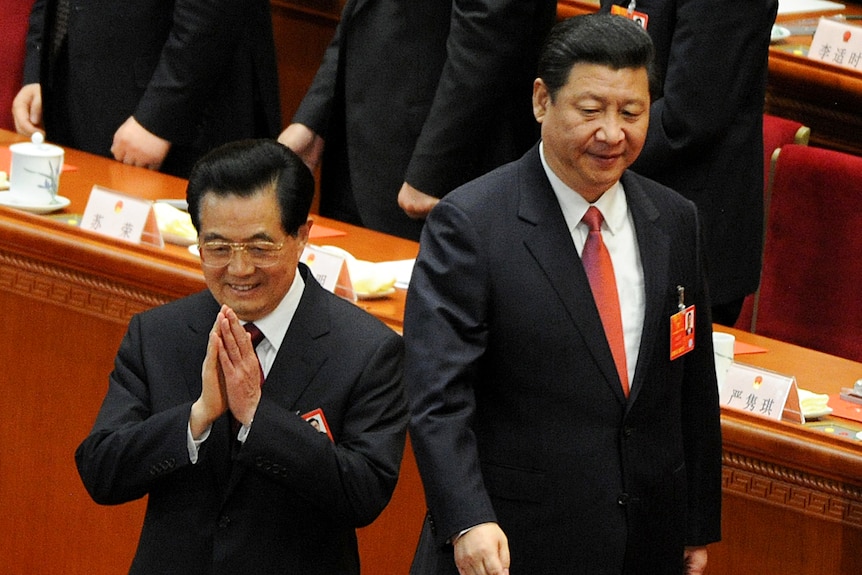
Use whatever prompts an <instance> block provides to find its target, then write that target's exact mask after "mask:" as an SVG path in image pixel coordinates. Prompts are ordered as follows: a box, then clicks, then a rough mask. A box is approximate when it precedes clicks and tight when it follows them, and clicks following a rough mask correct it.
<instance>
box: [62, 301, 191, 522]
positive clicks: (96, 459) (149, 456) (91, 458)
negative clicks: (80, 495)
mask: <svg viewBox="0 0 862 575" xmlns="http://www.w3.org/2000/svg"><path fill="white" fill-rule="evenodd" d="M145 372H146V370H145V367H144V361H143V353H142V346H141V322H140V319H139V317H137V316H136V317H134V318H132V321H131V322H130V324H129V329H128V331H127V332H126V336H125V337H124V339H123V341H122V343H121V344H120V349H119V351H118V353H117V357H116V359H115V361H114V371H113V372H112V373H111V376H110V381H109V384H108V392H107V394H106V395H105V399H104V401H103V402H102V407H101V409H100V410H99V414H98V416H97V417H96V422H95V424H94V425H93V429H92V431H91V432H90V434H89V436H88V437H87V438H86V439H85V440H84V441H83V442H82V443H81V445H80V446H79V447H78V449H77V450H76V452H75V462H76V464H77V466H78V473H79V474H80V476H81V479H82V481H83V483H84V486H85V487H86V488H87V491H88V492H89V493H90V496H91V497H92V498H93V500H94V501H96V502H97V503H100V504H103V505H115V504H119V503H125V502H127V501H132V500H135V499H139V498H141V497H143V496H144V495H146V494H147V493H148V492H149V491H150V489H151V488H152V486H153V485H154V484H155V483H156V482H158V481H160V480H162V479H163V478H164V477H165V476H167V475H169V474H171V473H173V472H175V471H177V470H179V469H181V468H182V467H185V466H187V465H191V462H190V460H189V455H188V448H187V444H186V439H187V435H186V434H187V429H188V422H189V412H190V410H191V401H188V402H185V403H180V404H178V405H176V406H174V407H171V408H169V409H167V410H164V411H160V412H158V413H154V412H153V410H152V409H151V402H152V397H151V394H150V386H149V384H148V383H147V379H146V377H147V376H146V373H145ZM173 383H174V384H175V385H177V386H183V385H184V384H183V382H180V381H177V382H173Z"/></svg>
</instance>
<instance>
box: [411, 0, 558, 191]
mask: <svg viewBox="0 0 862 575" xmlns="http://www.w3.org/2000/svg"><path fill="white" fill-rule="evenodd" d="M542 4H543V2H541V1H532V0H531V1H527V0H482V1H476V0H454V1H453V2H452V19H451V23H450V29H449V38H448V40H447V43H446V52H447V60H446V62H445V64H444V67H443V72H442V75H441V77H440V81H439V84H438V86H437V92H436V94H435V95H434V100H433V102H432V105H431V109H430V111H429V114H428V117H427V119H426V120H425V123H424V125H423V128H422V131H421V133H420V135H419V138H418V140H417V142H416V146H415V148H414V151H413V156H412V158H411V161H410V164H409V165H408V168H407V173H406V176H405V180H406V181H407V182H408V183H409V184H410V185H412V186H413V187H415V188H416V189H418V190H420V191H423V192H425V193H428V194H431V195H435V196H443V195H444V194H446V193H448V192H449V191H451V190H452V189H453V188H454V187H455V182H456V181H458V178H459V174H461V173H464V172H465V169H464V167H462V166H465V162H469V161H470V158H472V157H473V156H472V155H471V153H470V152H471V150H473V149H475V148H477V147H480V146H479V144H480V142H481V141H482V139H483V138H487V137H488V134H489V133H491V132H493V130H492V127H493V126H494V123H495V122H500V121H502V120H505V119H503V118H500V117H498V116H499V113H500V110H501V108H503V107H502V106H500V105H497V104H495V99H496V98H510V97H512V93H513V89H512V86H511V82H512V81H513V79H516V80H514V81H517V82H519V83H520V81H521V79H522V73H521V70H523V67H524V58H525V54H532V53H533V51H534V48H533V46H532V44H533V43H534V42H535V41H536V39H535V35H536V34H538V33H539V32H538V31H537V30H536V29H535V26H536V20H537V16H536V14H537V12H538V11H540V10H544V8H543V7H542V6H541V5H542ZM554 5H555V4H554ZM531 73H532V71H531ZM522 88H523V95H524V103H525V106H526V105H527V103H528V102H529V95H530V90H531V87H530V85H529V81H527V84H525V85H524V86H523V87H522ZM517 89H518V87H517V86H516V87H515V90H516V93H518V94H520V92H517ZM468 173H469V171H468Z"/></svg>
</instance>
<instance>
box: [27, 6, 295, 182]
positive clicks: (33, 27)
mask: <svg viewBox="0 0 862 575" xmlns="http://www.w3.org/2000/svg"><path fill="white" fill-rule="evenodd" d="M70 2H71V5H72V10H71V14H70V17H69V24H68V36H67V38H68V60H67V61H66V60H61V62H60V63H56V62H53V61H52V60H51V58H50V50H49V48H48V47H49V46H50V45H51V42H52V34H53V30H54V15H55V11H56V4H57V0H36V2H35V4H34V5H33V11H32V13H31V17H30V29H29V33H28V37H27V59H26V64H25V71H24V82H25V83H27V84H29V83H34V82H38V83H40V84H41V85H42V96H43V100H44V103H45V124H46V128H47V134H48V138H49V139H51V140H53V141H56V142H57V143H59V144H63V145H68V146H72V147H75V148H78V149H82V150H84V151H87V152H92V153H96V154H100V155H103V156H109V157H110V155H111V154H110V148H111V143H112V141H113V136H114V132H115V131H116V130H117V128H119V127H120V125H121V124H122V123H123V122H124V121H125V120H126V119H127V118H128V117H129V116H132V115H134V117H135V119H136V120H137V121H138V122H139V123H140V124H141V125H142V126H143V127H144V128H146V129H147V130H149V131H150V132H152V133H154V134H156V135H157V136H159V137H161V138H164V139H166V140H169V141H170V142H172V144H173V146H172V149H171V152H170V153H169V155H168V158H167V159H166V161H165V164H164V166H163V169H162V171H168V172H172V173H175V174H178V175H183V176H185V175H187V173H188V169H189V168H190V167H191V165H192V164H193V162H194V160H196V159H197V158H198V157H199V156H200V155H201V154H203V153H204V152H206V151H208V150H209V149H211V148H214V147H216V146H218V145H220V144H222V143H225V142H229V141H232V140H237V139H240V138H248V137H274V136H275V135H276V134H278V130H279V129H280V127H281V120H280V117H279V96H278V75H277V74H278V73H277V69H276V63H275V45H274V42H273V38H272V22H271V17H270V4H269V1H268V0H246V1H237V0H215V1H212V2H199V1H196V0H176V1H171V2H165V1H164V0H132V1H129V2H113V1H110V0H70Z"/></svg>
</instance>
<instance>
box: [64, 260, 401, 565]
mask: <svg viewBox="0 0 862 575" xmlns="http://www.w3.org/2000/svg"><path fill="white" fill-rule="evenodd" d="M303 273H304V275H305V276H306V277H305V281H306V287H305V292H304V293H303V295H302V300H301V302H300V304H299V307H298V309H297V311H296V315H295V316H294V318H293V320H292V322H291V325H290V328H289V329H288V331H287V334H286V335H285V338H284V342H283V343H282V345H281V348H280V350H279V352H278V356H277V357H276V359H275V363H274V364H273V366H272V369H271V370H270V373H269V375H268V377H267V380H266V382H265V383H264V386H263V396H262V398H261V402H260V405H259V406H258V409H257V412H256V414H255V417H254V422H253V424H252V427H251V431H250V433H249V435H248V438H247V440H246V442H245V444H244V445H242V447H241V448H239V449H238V450H237V449H234V450H233V452H232V449H231V443H232V440H231V439H230V437H229V433H230V422H229V421H228V415H225V416H222V417H221V418H220V419H218V420H217V421H216V422H215V424H214V425H213V428H212V431H211V433H210V436H209V438H208V439H207V440H206V441H205V442H204V443H203V444H202V446H201V450H200V454H199V460H198V462H197V463H196V464H194V465H193V464H191V463H190V461H189V455H188V450H187V445H186V429H187V425H188V418H189V411H190V407H191V404H192V402H193V401H194V400H196V399H197V398H198V396H199V395H200V391H201V376H200V372H201V365H202V362H203V358H204V356H205V354H206V346H207V337H208V332H209V330H210V329H212V324H213V321H214V318H215V316H216V314H217V312H218V309H219V305H218V304H217V303H216V301H215V300H214V299H213V298H212V296H211V295H210V293H209V292H201V293H198V294H196V295H193V296H190V297H187V298H184V299H181V300H178V301H176V302H174V303H170V304H167V305H164V306H161V307H158V308H155V309H153V310H150V311H148V312H145V313H143V314H140V315H138V316H135V317H134V318H133V319H132V321H131V324H130V326H129V330H128V333H127V334H126V337H125V339H124V340H123V342H122V344H121V346H120V350H119V353H118V355H117V359H116V364H115V369H114V371H113V373H112V374H111V378H110V385H109V388H108V392H107V396H106V397H105V400H104V403H103V405H102V408H101V410H100V412H99V415H98V418H97V419H96V423H95V425H94V427H93V430H92V432H91V433H90V435H89V436H88V437H87V438H86V439H85V440H84V441H83V443H81V445H80V447H79V448H78V450H77V452H76V454H75V459H76V462H77V464H78V470H79V472H80V475H81V478H82V479H83V481H84V485H85V486H86V487H87V490H88V491H89V493H90V495H91V496H92V497H93V498H94V499H95V500H96V501H97V502H98V503H101V504H109V505H110V504H119V503H124V502H126V501H131V500H134V499H138V498H141V497H143V496H145V495H148V501H147V512H146V518H145V519H144V525H143V530H142V533H141V538H140V542H139V544H138V550H137V553H136V555H135V559H134V562H133V564H132V567H131V573H140V574H145V575H152V574H155V573H171V574H179V573H182V574H184V575H186V574H202V575H203V574H216V573H225V574H229V573H233V574H236V573H248V574H255V575H257V574H270V573H272V574H275V573H279V574H282V573H304V574H308V573H316V574H320V575H333V574H357V573H359V558H358V552H357V546H356V537H355V533H354V528H356V527H359V526H363V525H366V524H368V523H370V522H371V521H372V520H373V519H374V518H375V517H377V515H378V514H379V513H380V512H381V511H382V510H383V508H384V506H385V505H386V503H387V502H388V501H389V498H390V496H391V494H392V490H393V489H394V488H395V483H396V479H397V476H398V469H399V465H400V462H401V456H402V453H403V447H404V434H405V431H404V430H405V427H406V424H407V421H406V420H407V408H406V402H405V399H404V395H403V390H402V387H401V359H402V355H401V354H402V343H401V338H400V337H399V336H398V335H397V334H396V333H394V332H393V331H391V330H390V329H389V328H387V327H385V326H384V325H383V324H381V323H380V322H379V321H377V320H376V319H374V318H373V317H371V316H370V315H368V314H366V313H365V312H363V311H361V310H360V309H359V308H357V307H356V306H354V305H352V304H350V303H348V302H346V301H344V300H342V299H340V298H338V297H336V296H334V295H332V294H331V293H330V292H327V291H325V290H324V289H323V288H322V287H320V285H319V284H318V283H317V282H316V281H314V279H312V278H311V277H310V274H307V268H304V269H303ZM317 408H322V409H323V412H324V416H325V417H326V420H327V422H328V424H329V426H330V428H331V430H332V434H333V436H334V443H333V442H331V441H330V440H329V439H328V438H327V437H326V435H325V434H321V433H319V432H317V431H315V430H314V429H313V428H312V427H311V425H310V424H309V423H307V422H306V421H304V420H303V419H302V418H301V417H300V415H301V414H305V413H307V412H309V411H312V410H314V409H317Z"/></svg>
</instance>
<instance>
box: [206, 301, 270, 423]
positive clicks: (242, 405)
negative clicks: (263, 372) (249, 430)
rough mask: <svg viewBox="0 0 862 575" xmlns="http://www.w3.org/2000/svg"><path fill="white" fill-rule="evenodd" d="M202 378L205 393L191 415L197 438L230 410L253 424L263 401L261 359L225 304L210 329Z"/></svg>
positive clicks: (241, 421) (237, 320) (243, 420)
mask: <svg viewBox="0 0 862 575" xmlns="http://www.w3.org/2000/svg"><path fill="white" fill-rule="evenodd" d="M201 379H202V383H203V385H202V388H201V395H200V397H199V398H198V399H197V401H195V402H194V404H193V405H192V410H191V415H190V417H189V426H190V427H191V432H192V436H193V437H195V438H197V437H200V436H201V434H202V433H203V432H204V431H205V430H206V429H207V428H208V427H209V426H210V425H211V424H212V423H213V422H214V421H215V420H216V419H217V418H218V417H220V416H221V415H222V414H223V413H224V412H225V411H227V410H228V409H230V411H231V413H232V414H233V416H234V417H235V418H236V419H237V420H238V421H239V422H240V423H242V424H243V425H248V424H250V423H251V420H252V419H253V418H254V413H255V411H256V410H257V405H258V403H259V402H260V362H259V360H258V358H257V354H256V353H255V351H254V346H252V343H251V336H250V335H249V334H248V332H246V330H245V328H244V327H243V326H242V324H241V323H240V321H239V318H238V317H237V315H236V313H234V311H233V310H232V309H231V308H229V307H227V306H225V305H223V306H222V308H221V310H220V311H219V313H218V316H217V317H216V321H215V323H214V324H213V328H212V330H211V331H210V335H209V342H208V343H207V354H206V357H205V358H204V363H203V367H202V368H201Z"/></svg>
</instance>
